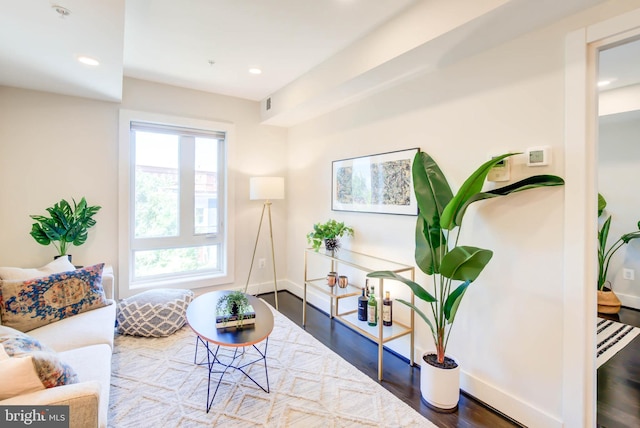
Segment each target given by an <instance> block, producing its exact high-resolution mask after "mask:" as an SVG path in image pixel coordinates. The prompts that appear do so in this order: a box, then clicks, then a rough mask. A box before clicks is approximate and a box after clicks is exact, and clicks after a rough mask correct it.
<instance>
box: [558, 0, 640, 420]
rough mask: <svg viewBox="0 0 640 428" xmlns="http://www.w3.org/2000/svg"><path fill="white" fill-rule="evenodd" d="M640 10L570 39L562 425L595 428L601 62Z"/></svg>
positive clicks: (633, 29)
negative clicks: (598, 113)
mask: <svg viewBox="0 0 640 428" xmlns="http://www.w3.org/2000/svg"><path fill="white" fill-rule="evenodd" d="M639 29H640V10H635V11H633V12H629V13H626V14H624V15H620V16H618V17H615V18H612V19H609V20H606V21H603V22H600V23H598V24H594V25H591V26H589V27H585V28H582V29H579V30H576V31H573V32H571V33H570V34H568V35H567V37H566V40H565V100H566V102H565V178H566V185H565V205H564V206H565V220H564V223H565V224H564V231H565V235H564V238H565V253H564V267H565V271H564V278H563V281H564V290H563V291H564V312H563V313H564V317H563V336H564V340H563V402H564V405H563V423H564V425H565V426H595V424H596V403H597V400H596V361H595V360H596V356H595V351H594V350H595V346H596V319H597V317H596V293H595V290H594V288H595V286H592V285H591V284H596V283H597V257H596V254H597V235H596V233H595V231H596V228H595V227H594V226H595V225H596V222H597V191H598V184H597V167H596V163H597V131H598V121H597V111H598V108H597V100H598V93H597V85H596V82H597V63H598V53H599V52H600V51H601V50H603V49H605V48H606V47H610V46H613V45H614V44H621V42H622V41H625V40H628V39H631V38H634V37H637V35H638V33H639V31H638V30H639Z"/></svg>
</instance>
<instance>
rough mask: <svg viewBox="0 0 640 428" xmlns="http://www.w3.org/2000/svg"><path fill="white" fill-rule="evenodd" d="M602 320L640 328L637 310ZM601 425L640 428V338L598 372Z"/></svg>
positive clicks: (613, 427)
mask: <svg viewBox="0 0 640 428" xmlns="http://www.w3.org/2000/svg"><path fill="white" fill-rule="evenodd" d="M600 317H602V318H607V319H612V320H614V321H618V322H621V323H623V324H628V325H633V326H635V327H640V311H637V310H635V309H629V308H622V309H621V310H620V313H619V314H618V315H614V316H603V315H600ZM597 423H598V426H600V427H605V428H628V427H640V336H638V337H636V338H635V339H633V340H632V341H631V343H629V344H628V345H627V346H625V347H624V348H623V349H622V350H621V351H620V352H618V353H617V354H616V355H614V356H613V357H611V359H610V360H609V361H607V362H606V363H604V364H603V365H602V367H600V368H599V369H598V416H597Z"/></svg>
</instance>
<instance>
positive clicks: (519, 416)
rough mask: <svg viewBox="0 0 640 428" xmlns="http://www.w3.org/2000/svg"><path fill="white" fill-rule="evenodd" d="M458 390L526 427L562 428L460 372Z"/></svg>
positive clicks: (542, 413)
mask: <svg viewBox="0 0 640 428" xmlns="http://www.w3.org/2000/svg"><path fill="white" fill-rule="evenodd" d="M460 389H462V390H463V391H464V392H466V393H467V394H469V395H472V396H474V397H476V398H477V399H478V400H480V401H482V402H484V403H486V404H487V405H489V406H491V407H493V408H494V409H496V410H498V411H500V412H502V413H504V414H505V415H507V416H508V417H510V418H512V419H514V420H516V421H518V422H519V423H521V424H523V425H525V426H528V427H548V428H562V427H563V426H564V425H563V423H562V420H560V419H558V418H557V417H556V416H553V415H550V414H548V413H546V412H545V411H543V410H541V409H538V408H536V407H534V406H533V405H531V404H530V403H527V402H525V401H522V400H520V399H519V398H517V397H514V396H513V395H510V394H508V393H506V392H505V391H503V390H501V389H500V388H498V387H496V386H495V385H491V384H489V383H487V382H485V381H483V380H480V379H478V378H477V377H474V376H473V375H470V374H469V373H467V372H466V371H464V370H460Z"/></svg>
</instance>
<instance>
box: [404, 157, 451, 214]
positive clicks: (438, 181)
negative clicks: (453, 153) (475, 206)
mask: <svg viewBox="0 0 640 428" xmlns="http://www.w3.org/2000/svg"><path fill="white" fill-rule="evenodd" d="M411 172H412V174H413V189H414V192H415V194H416V200H417V202H418V208H420V215H422V216H423V217H424V219H425V220H426V221H427V223H429V225H430V226H434V225H439V224H440V216H441V215H442V212H443V210H444V208H445V207H446V206H447V204H448V203H449V201H451V198H452V197H453V192H451V187H449V183H448V182H447V178H446V177H445V175H444V174H443V173H442V170H440V167H439V166H438V164H437V163H436V162H435V161H434V160H433V159H432V158H431V156H429V155H428V154H427V153H425V152H418V153H417V154H416V155H415V157H414V158H413V167H412V170H411Z"/></svg>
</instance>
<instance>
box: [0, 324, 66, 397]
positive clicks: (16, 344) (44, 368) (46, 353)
mask: <svg viewBox="0 0 640 428" xmlns="http://www.w3.org/2000/svg"><path fill="white" fill-rule="evenodd" d="M0 344H1V345H2V346H3V347H4V351H5V352H6V353H7V355H8V356H9V357H14V358H21V357H31V359H32V361H33V366H34V369H35V371H36V373H37V375H38V378H39V379H40V381H41V382H42V385H44V387H45V388H53V387H56V386H61V385H67V384H70V383H77V382H78V375H77V374H76V372H75V371H74V370H73V369H72V368H71V366H69V365H68V364H66V363H64V362H63V361H61V360H60V358H59V357H58V354H56V353H55V352H54V351H52V350H51V349H49V348H48V347H47V346H45V345H43V344H41V343H40V342H39V341H38V340H37V339H35V338H33V337H31V336H28V335H26V334H24V333H22V332H20V331H17V330H14V329H12V328H9V327H5V326H0Z"/></svg>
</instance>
